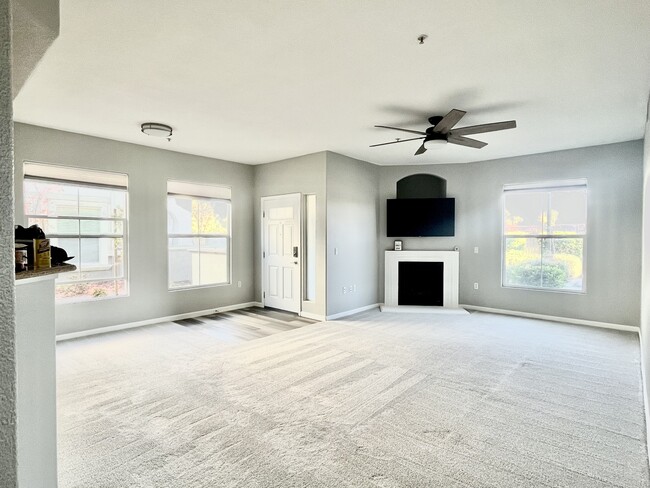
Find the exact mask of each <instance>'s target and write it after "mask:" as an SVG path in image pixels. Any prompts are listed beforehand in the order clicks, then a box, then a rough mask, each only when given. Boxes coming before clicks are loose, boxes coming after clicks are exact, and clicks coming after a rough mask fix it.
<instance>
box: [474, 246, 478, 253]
mask: <svg viewBox="0 0 650 488" xmlns="http://www.w3.org/2000/svg"><path fill="white" fill-rule="evenodd" d="M474 254H478V246H476V247H475V248H474Z"/></svg>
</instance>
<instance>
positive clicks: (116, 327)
mask: <svg viewBox="0 0 650 488" xmlns="http://www.w3.org/2000/svg"><path fill="white" fill-rule="evenodd" d="M261 306H262V304H261V303H259V302H246V303H238V304H235V305H226V306H224V307H214V308H208V309H206V310H199V311H196V312H187V313H181V314H177V315H169V316H167V317H157V318H154V319H147V320H140V321H138V322H129V323H126V324H118V325H111V326H108V327H99V328H97V329H90V330H82V331H79V332H70V333H68V334H57V336H56V342H59V341H66V340H68V339H77V338H79V337H87V336H91V335H95V334H105V333H106V332H116V331H118V330H125V329H134V328H136V327H144V326H145V325H153V324H159V323H160V322H172V321H174V320H183V319H191V318H194V317H200V316H202V315H210V314H213V313H215V312H229V311H231V310H239V309H242V308H248V307H261Z"/></svg>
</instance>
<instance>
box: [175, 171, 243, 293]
mask: <svg viewBox="0 0 650 488" xmlns="http://www.w3.org/2000/svg"><path fill="white" fill-rule="evenodd" d="M170 196H180V197H185V198H189V199H193V200H204V201H221V202H226V203H227V204H228V233H227V234H202V233H170V232H169V227H168V228H167V290H168V291H170V292H177V291H186V290H196V289H199V288H212V287H218V286H228V285H231V284H232V191H231V188H230V187H227V186H219V185H207V184H201V183H192V182H187V181H176V180H168V181H167V199H166V204H167V209H166V210H167V222H168V223H169V197H170ZM174 238H190V239H194V238H196V239H199V240H200V239H202V238H207V239H226V247H227V250H228V252H227V259H226V273H227V280H226V281H224V282H220V283H208V284H204V285H201V284H200V285H187V286H174V287H172V286H171V276H170V272H169V264H170V263H169V251H170V249H169V240H170V239H174Z"/></svg>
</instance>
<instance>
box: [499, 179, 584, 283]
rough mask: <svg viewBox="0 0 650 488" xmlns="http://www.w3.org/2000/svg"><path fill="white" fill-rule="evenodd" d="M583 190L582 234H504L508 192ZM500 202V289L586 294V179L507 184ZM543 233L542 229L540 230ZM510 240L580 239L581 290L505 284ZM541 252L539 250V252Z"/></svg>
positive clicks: (548, 211)
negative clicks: (584, 201)
mask: <svg viewBox="0 0 650 488" xmlns="http://www.w3.org/2000/svg"><path fill="white" fill-rule="evenodd" d="M576 189H583V190H584V191H585V194H586V208H585V232H584V233H582V234H570V235H553V234H506V225H505V221H506V195H507V194H508V193H509V192H530V193H533V192H536V193H539V192H547V193H549V194H550V193H551V192H556V191H562V190H576ZM501 200H502V202H501V287H502V288H508V289H514V290H531V291H542V292H551V293H568V294H574V295H575V294H578V295H584V294H586V293H587V235H588V232H589V231H588V220H589V216H588V209H589V189H588V186H587V180H586V179H571V180H559V181H548V182H539V183H526V184H508V185H504V187H503V193H502V199H501ZM547 215H550V207H549V208H547ZM542 231H543V229H542ZM508 238H510V239H512V238H514V239H517V238H526V239H531V238H532V239H535V238H537V239H554V240H555V239H558V240H559V239H582V289H580V290H571V289H566V288H550V287H541V286H539V287H536V286H519V285H509V284H506V273H507V270H506V248H507V245H506V242H507V239H508ZM540 252H541V250H540Z"/></svg>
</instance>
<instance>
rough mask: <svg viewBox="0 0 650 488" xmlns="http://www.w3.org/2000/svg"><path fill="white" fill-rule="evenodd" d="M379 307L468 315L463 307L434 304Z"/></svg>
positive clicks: (385, 310)
mask: <svg viewBox="0 0 650 488" xmlns="http://www.w3.org/2000/svg"><path fill="white" fill-rule="evenodd" d="M379 309H380V310H381V311H382V312H392V313H432V314H448V315H469V312H468V311H467V310H465V309H463V308H460V307H459V308H452V307H436V306H421V305H398V306H397V307H389V306H386V305H381V306H380V307H379Z"/></svg>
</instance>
